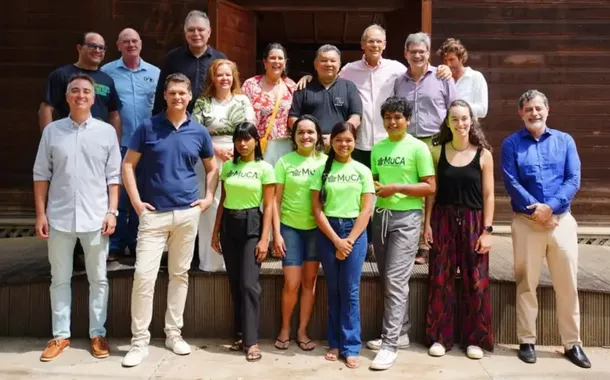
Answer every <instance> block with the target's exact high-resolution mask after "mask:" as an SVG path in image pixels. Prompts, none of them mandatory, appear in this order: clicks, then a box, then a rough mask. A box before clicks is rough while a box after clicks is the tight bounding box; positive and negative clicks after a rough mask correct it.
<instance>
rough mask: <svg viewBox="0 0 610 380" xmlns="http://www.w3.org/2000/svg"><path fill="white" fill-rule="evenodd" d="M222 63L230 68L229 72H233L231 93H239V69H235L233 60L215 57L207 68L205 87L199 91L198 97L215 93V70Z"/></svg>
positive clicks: (205, 96) (210, 96) (212, 95)
mask: <svg viewBox="0 0 610 380" xmlns="http://www.w3.org/2000/svg"><path fill="white" fill-rule="evenodd" d="M222 65H227V66H229V68H230V69H231V73H232V74H233V84H231V94H233V95H235V94H241V93H242V92H241V82H240V80H239V70H237V65H236V64H235V62H233V61H229V60H228V59H217V60H215V61H214V62H212V64H211V65H210V68H209V69H208V74H207V76H206V77H205V89H204V90H203V92H202V93H201V95H200V97H202V98H213V97H214V95H216V87H215V86H214V78H215V77H216V72H217V71H218V68H219V67H220V66H222Z"/></svg>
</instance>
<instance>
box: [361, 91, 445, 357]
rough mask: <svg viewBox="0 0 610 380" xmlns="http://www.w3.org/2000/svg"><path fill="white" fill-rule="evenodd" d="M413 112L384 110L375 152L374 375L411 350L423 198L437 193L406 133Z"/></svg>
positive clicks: (386, 106) (403, 107)
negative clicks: (378, 298) (378, 323)
mask: <svg viewBox="0 0 610 380" xmlns="http://www.w3.org/2000/svg"><path fill="white" fill-rule="evenodd" d="M411 112H412V108H411V106H410V104H409V103H408V102H407V100H406V99H405V98H403V97H397V96H392V97H390V98H388V99H387V100H386V101H385V102H384V103H383V104H382V106H381V116H382V117H383V126H384V128H385V130H386V131H387V132H388V138H386V139H384V140H382V141H380V142H379V143H377V144H375V145H374V146H373V150H372V152H371V171H372V173H373V178H374V179H375V194H376V195H377V202H376V209H377V212H376V214H375V218H373V223H374V225H375V228H374V235H373V242H374V244H375V247H376V251H375V253H376V256H377V267H378V268H379V276H380V278H381V282H382V284H383V287H384V292H383V294H384V300H383V303H384V313H383V323H382V327H381V338H380V339H375V340H372V341H369V342H368V343H367V347H369V348H371V349H380V351H379V353H378V354H377V356H376V357H375V359H374V360H373V362H372V364H371V368H372V369H388V368H390V367H391V366H392V364H394V362H395V361H396V358H397V356H398V355H397V352H396V350H397V348H406V347H408V346H409V336H408V335H407V333H408V331H409V328H410V327H411V326H410V323H409V317H408V314H409V310H408V309H409V302H408V301H409V278H410V277H411V271H412V269H413V264H414V262H415V254H416V253H417V249H418V242H419V236H420V230H421V224H422V218H423V205H424V197H426V196H429V195H433V194H434V193H435V191H436V181H435V177H434V162H433V160H432V155H431V153H430V150H429V148H428V146H427V145H426V143H424V142H422V141H420V140H418V139H416V138H414V137H413V136H411V135H409V134H408V133H407V127H408V125H409V121H410V118H411Z"/></svg>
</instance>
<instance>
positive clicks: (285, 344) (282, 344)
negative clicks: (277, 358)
mask: <svg viewBox="0 0 610 380" xmlns="http://www.w3.org/2000/svg"><path fill="white" fill-rule="evenodd" d="M278 343H279V344H278ZM274 346H275V348H277V349H278V350H287V349H288V347H290V339H286V340H281V339H280V338H277V339H276V340H275V344H274Z"/></svg>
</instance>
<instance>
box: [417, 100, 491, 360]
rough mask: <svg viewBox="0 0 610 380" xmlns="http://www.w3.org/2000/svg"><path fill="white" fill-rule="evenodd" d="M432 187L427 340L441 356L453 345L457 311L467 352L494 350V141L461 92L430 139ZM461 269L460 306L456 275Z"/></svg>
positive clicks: (427, 225) (476, 355)
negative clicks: (491, 142)
mask: <svg viewBox="0 0 610 380" xmlns="http://www.w3.org/2000/svg"><path fill="white" fill-rule="evenodd" d="M432 145H433V147H432V156H433V157H434V162H435V164H436V181H437V192H436V195H435V196H432V197H428V198H427V199H426V207H425V210H426V220H425V226H424V238H425V239H426V242H427V244H428V245H429V247H430V269H429V274H428V312H427V314H426V341H427V343H428V344H429V345H430V349H429V351H428V353H429V354H430V355H432V356H443V355H444V354H445V351H446V350H449V349H451V348H452V346H453V336H454V331H453V326H454V324H453V318H454V314H455V313H456V312H457V313H461V317H462V318H461V319H462V321H463V323H462V329H463V330H462V331H461V333H460V334H458V335H459V336H461V337H462V339H461V342H459V343H462V345H463V346H464V348H466V355H467V356H468V357H469V358H471V359H480V358H482V357H483V351H482V349H485V350H488V351H493V329H492V325H491V304H490V301H489V254H488V253H489V248H490V247H491V232H492V230H493V229H492V227H491V225H492V221H493V213H494V179H493V158H492V155H491V147H490V146H489V143H488V142H487V140H486V139H485V136H484V135H483V132H482V131H481V129H480V127H479V123H478V121H477V120H476V119H475V118H474V116H473V114H472V109H471V108H470V106H469V105H468V103H466V102H465V101H463V100H456V101H454V102H452V103H451V104H450V106H449V111H448V112H447V119H446V120H445V122H444V123H443V125H442V126H441V129H440V132H439V133H438V134H437V135H436V136H435V137H434V138H433V140H432ZM458 270H459V271H460V273H461V277H462V278H461V281H462V287H461V288H462V289H461V290H462V291H461V294H458V295H457V296H458V297H461V308H460V310H454V309H455V307H456V303H457V302H456V301H457V298H456V288H455V279H456V273H457V271H458Z"/></svg>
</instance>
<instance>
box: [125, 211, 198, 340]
mask: <svg viewBox="0 0 610 380" xmlns="http://www.w3.org/2000/svg"><path fill="white" fill-rule="evenodd" d="M200 215H201V211H200V209H199V207H191V208H189V209H186V210H176V211H165V212H156V211H144V213H142V215H140V225H139V228H138V245H137V252H136V271H135V275H134V280H133V289H132V292H131V333H132V335H133V337H132V339H131V344H132V345H140V346H142V345H147V344H148V343H149V342H150V332H149V331H148V328H149V326H150V322H151V320H152V312H153V295H154V291H155V282H156V280H157V274H158V273H159V266H160V265H161V256H162V255H163V248H164V247H165V245H166V243H167V247H168V249H169V253H168V261H167V264H168V265H167V269H168V272H169V285H168V288H167V310H166V312H165V334H166V335H167V336H168V337H169V336H172V335H181V331H180V329H181V328H182V326H183V325H184V322H183V319H182V315H183V313H184V305H185V304H186V295H187V292H188V270H189V269H190V266H191V260H192V259H193V251H194V249H195V237H196V236H197V227H198V226H199V217H200Z"/></svg>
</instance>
